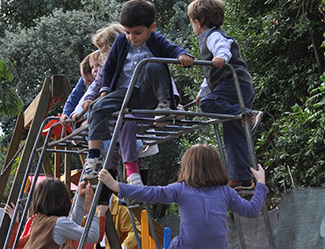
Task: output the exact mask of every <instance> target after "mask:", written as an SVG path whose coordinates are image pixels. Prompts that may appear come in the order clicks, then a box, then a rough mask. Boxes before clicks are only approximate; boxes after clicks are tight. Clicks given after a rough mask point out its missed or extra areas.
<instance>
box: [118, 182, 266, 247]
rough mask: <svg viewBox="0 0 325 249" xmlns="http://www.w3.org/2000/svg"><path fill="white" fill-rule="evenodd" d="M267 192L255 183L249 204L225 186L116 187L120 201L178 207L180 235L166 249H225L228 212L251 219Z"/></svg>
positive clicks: (180, 184)
mask: <svg viewBox="0 0 325 249" xmlns="http://www.w3.org/2000/svg"><path fill="white" fill-rule="evenodd" d="M267 192H268V187H267V186H265V185H264V184H261V183H257V186H256V190H255V194H254V196H253V197H252V199H251V201H250V202H249V201H247V200H245V199H243V198H242V197H240V196H239V195H238V194H237V192H236V191H235V190H233V189H232V188H230V187H229V186H227V185H223V186H215V187H211V188H194V187H189V186H188V185H186V184H185V183H184V182H180V183H173V184H169V185H167V186H164V187H162V186H134V185H128V184H124V183H120V194H121V196H122V197H131V198H134V199H137V200H142V201H145V202H150V201H151V202H153V203H156V202H161V203H166V204H167V203H171V202H175V203H177V204H178V206H179V210H180V215H181V224H180V234H179V236H176V237H175V238H174V239H173V240H172V242H171V245H170V247H169V248H170V249H176V248H179V249H184V248H186V249H191V248H193V249H197V248H204V249H215V248H222V249H226V248H228V242H227V240H226V235H227V224H226V218H227V211H228V208H229V209H230V210H231V211H232V212H236V213H238V214H239V215H241V216H245V217H249V218H255V217H257V216H258V215H259V213H260V211H261V209H262V205H263V201H264V199H265V197H266V194H267Z"/></svg>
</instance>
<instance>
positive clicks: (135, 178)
mask: <svg viewBox="0 0 325 249" xmlns="http://www.w3.org/2000/svg"><path fill="white" fill-rule="evenodd" d="M127 181H128V183H129V184H130V185H137V186H143V183H142V180H141V176H140V174H139V173H133V174H131V175H130V176H129V177H128V178H127Z"/></svg>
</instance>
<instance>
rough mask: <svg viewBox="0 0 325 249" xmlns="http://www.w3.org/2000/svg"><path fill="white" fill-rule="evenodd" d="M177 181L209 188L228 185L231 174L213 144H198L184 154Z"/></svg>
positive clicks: (196, 186)
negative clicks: (229, 174)
mask: <svg viewBox="0 0 325 249" xmlns="http://www.w3.org/2000/svg"><path fill="white" fill-rule="evenodd" d="M177 182H185V183H186V184H187V185H189V186H191V187H195V188H201V187H207V188H209V187H213V186H219V185H226V184H227V183H228V182H229V176H228V173H227V171H226V169H225V168H224V166H223V164H222V162H221V159H220V156H219V153H218V152H217V151H216V150H215V149H214V148H213V147H212V146H210V145H207V144H196V145H193V146H192V147H191V148H189V149H188V150H187V151H186V152H185V153H184V155H183V156H182V160H181V169H180V172H179V173H178V181H177Z"/></svg>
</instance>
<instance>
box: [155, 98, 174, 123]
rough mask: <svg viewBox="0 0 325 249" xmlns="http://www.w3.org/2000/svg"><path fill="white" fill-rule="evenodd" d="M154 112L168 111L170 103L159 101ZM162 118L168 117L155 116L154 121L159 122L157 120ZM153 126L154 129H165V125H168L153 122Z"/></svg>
mask: <svg viewBox="0 0 325 249" xmlns="http://www.w3.org/2000/svg"><path fill="white" fill-rule="evenodd" d="M155 110H166V111H167V110H168V111H170V110H171V109H170V101H168V100H166V101H160V102H159V104H158V106H157V108H156V109H155ZM164 117H168V116H167V115H159V116H155V120H157V121H159V119H162V118H164ZM154 125H155V126H156V127H165V126H166V125H168V123H166V122H155V123H154Z"/></svg>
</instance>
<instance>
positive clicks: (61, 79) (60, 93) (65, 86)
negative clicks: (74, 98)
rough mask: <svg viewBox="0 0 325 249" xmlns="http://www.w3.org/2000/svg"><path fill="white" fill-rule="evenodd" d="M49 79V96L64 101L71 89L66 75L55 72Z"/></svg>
mask: <svg viewBox="0 0 325 249" xmlns="http://www.w3.org/2000/svg"><path fill="white" fill-rule="evenodd" d="M51 79H52V85H51V97H52V98H61V99H62V100H63V101H66V100H67V98H68V96H69V94H70V93H71V91H72V88H71V85H70V82H69V79H68V76H67V75H66V74H55V75H53V76H52V77H51Z"/></svg>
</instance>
